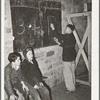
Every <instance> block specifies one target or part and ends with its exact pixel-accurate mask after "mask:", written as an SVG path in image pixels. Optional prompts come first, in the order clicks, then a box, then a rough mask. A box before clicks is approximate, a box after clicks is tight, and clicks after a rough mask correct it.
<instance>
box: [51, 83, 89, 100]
mask: <svg viewBox="0 0 100 100" xmlns="http://www.w3.org/2000/svg"><path fill="white" fill-rule="evenodd" d="M65 90H66V88H65V84H64V82H63V83H61V84H59V85H57V86H56V87H53V88H52V90H51V92H52V100H91V88H90V87H89V86H86V85H81V84H79V83H78V84H77V88H76V91H75V92H74V93H65Z"/></svg>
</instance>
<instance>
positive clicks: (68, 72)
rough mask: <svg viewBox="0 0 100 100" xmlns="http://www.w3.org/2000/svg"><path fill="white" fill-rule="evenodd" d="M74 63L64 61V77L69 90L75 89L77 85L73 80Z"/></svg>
mask: <svg viewBox="0 0 100 100" xmlns="http://www.w3.org/2000/svg"><path fill="white" fill-rule="evenodd" d="M71 67H72V63H71V62H64V70H63V74H64V79H65V85H66V88H67V90H69V91H75V85H74V81H73V72H72V69H71Z"/></svg>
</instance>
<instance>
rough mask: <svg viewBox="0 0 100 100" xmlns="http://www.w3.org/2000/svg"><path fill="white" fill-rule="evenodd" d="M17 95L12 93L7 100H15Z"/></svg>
mask: <svg viewBox="0 0 100 100" xmlns="http://www.w3.org/2000/svg"><path fill="white" fill-rule="evenodd" d="M17 99H18V98H17V96H15V95H14V94H13V95H11V96H10V98H9V100H17Z"/></svg>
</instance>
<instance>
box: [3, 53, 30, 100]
mask: <svg viewBox="0 0 100 100" xmlns="http://www.w3.org/2000/svg"><path fill="white" fill-rule="evenodd" d="M8 60H9V62H10V63H9V64H8V65H7V66H6V67H5V84H4V86H5V90H6V93H7V95H8V99H9V100H18V94H17V91H19V92H20V93H22V95H23V96H24V97H25V100H28V99H27V98H26V92H25V90H26V91H28V87H27V86H26V85H25V83H24V78H23V77H22V76H21V72H20V64H21V55H20V54H19V53H17V52H13V53H10V54H9V56H8Z"/></svg>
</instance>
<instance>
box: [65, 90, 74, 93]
mask: <svg viewBox="0 0 100 100" xmlns="http://www.w3.org/2000/svg"><path fill="white" fill-rule="evenodd" d="M73 92H75V91H69V90H66V91H65V93H73Z"/></svg>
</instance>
